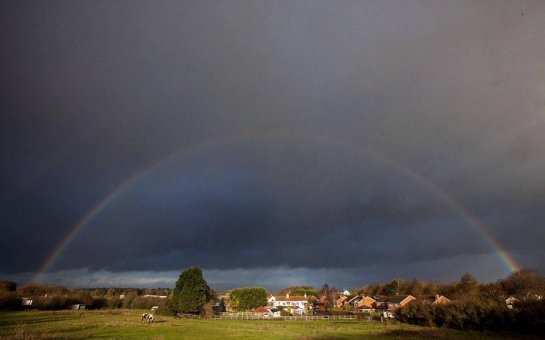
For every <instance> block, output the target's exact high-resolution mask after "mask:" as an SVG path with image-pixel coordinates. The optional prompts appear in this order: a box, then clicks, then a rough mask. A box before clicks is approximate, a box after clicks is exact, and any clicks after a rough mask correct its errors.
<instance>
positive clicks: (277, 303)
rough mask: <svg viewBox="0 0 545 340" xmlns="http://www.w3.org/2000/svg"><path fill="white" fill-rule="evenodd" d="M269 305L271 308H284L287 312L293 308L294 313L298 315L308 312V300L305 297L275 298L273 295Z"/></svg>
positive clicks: (287, 295) (287, 296)
mask: <svg viewBox="0 0 545 340" xmlns="http://www.w3.org/2000/svg"><path fill="white" fill-rule="evenodd" d="M268 305H269V306H271V307H276V308H280V307H281V308H282V309H284V310H287V309H288V308H293V311H294V312H295V311H297V314H300V313H301V314H304V313H305V312H304V311H306V310H307V305H308V299H307V297H306V295H305V296H290V295H289V294H286V296H273V295H271V296H270V297H269V299H268Z"/></svg>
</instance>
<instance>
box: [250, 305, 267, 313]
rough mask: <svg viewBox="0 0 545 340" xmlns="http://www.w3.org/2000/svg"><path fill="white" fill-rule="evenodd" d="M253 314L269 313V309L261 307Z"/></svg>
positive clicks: (255, 309)
mask: <svg viewBox="0 0 545 340" xmlns="http://www.w3.org/2000/svg"><path fill="white" fill-rule="evenodd" d="M253 312H254V313H268V312H269V310H268V309H267V308H265V307H263V306H261V307H257V308H254V310H253Z"/></svg>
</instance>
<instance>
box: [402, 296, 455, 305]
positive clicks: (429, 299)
mask: <svg viewBox="0 0 545 340" xmlns="http://www.w3.org/2000/svg"><path fill="white" fill-rule="evenodd" d="M449 302H451V301H450V300H449V299H448V298H446V297H444V296H443V295H433V294H430V295H420V296H419V297H417V298H416V299H414V300H413V301H412V302H411V303H427V304H431V305H439V304H445V303H449Z"/></svg>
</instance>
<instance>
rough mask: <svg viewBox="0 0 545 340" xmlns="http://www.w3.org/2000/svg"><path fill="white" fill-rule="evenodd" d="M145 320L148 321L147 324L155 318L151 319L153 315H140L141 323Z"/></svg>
mask: <svg viewBox="0 0 545 340" xmlns="http://www.w3.org/2000/svg"><path fill="white" fill-rule="evenodd" d="M146 320H147V321H148V323H150V322H151V323H153V321H154V320H155V318H154V317H153V314H149V313H144V314H142V323H144V322H146Z"/></svg>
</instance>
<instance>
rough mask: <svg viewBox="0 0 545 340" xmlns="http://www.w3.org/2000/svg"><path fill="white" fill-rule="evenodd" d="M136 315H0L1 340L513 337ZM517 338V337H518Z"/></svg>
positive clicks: (375, 325)
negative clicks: (145, 318) (146, 319)
mask: <svg viewBox="0 0 545 340" xmlns="http://www.w3.org/2000/svg"><path fill="white" fill-rule="evenodd" d="M145 312H146V311H138V310H99V311H55V312H38V311H28V312H0V339H1V340H5V339H6V340H7V339H10V340H15V339H20V340H31V339H150V340H168V339H275V340H277V339H301V340H303V339H308V340H310V339H347V340H349V339H364V338H365V339H367V338H371V339H409V338H413V339H421V338H431V339H467V338H473V339H510V338H513V336H507V335H497V334H495V335H490V334H484V333H478V332H457V331H451V330H444V329H430V328H421V327H413V326H409V325H404V324H398V323H392V322H390V323H379V322H366V321H361V320H335V321H332V320H331V321H328V320H323V321H321V320H320V321H231V320H201V319H179V318H175V317H168V316H157V317H156V320H155V323H153V324H142V323H141V322H140V314H141V313H145ZM521 338H522V337H521Z"/></svg>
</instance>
